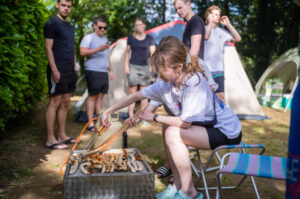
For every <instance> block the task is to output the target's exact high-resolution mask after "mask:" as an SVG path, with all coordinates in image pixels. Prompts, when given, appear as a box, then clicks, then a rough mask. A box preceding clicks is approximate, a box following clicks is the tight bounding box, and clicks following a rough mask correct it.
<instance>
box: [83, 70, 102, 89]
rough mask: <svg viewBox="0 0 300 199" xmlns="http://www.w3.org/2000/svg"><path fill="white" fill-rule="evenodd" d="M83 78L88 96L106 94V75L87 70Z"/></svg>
mask: <svg viewBox="0 0 300 199" xmlns="http://www.w3.org/2000/svg"><path fill="white" fill-rule="evenodd" d="M85 72H86V73H85V78H86V82H87V87H88V91H89V95H98V94H99V93H104V94H106V93H107V92H108V73H107V72H97V71H91V70H87V71H85Z"/></svg>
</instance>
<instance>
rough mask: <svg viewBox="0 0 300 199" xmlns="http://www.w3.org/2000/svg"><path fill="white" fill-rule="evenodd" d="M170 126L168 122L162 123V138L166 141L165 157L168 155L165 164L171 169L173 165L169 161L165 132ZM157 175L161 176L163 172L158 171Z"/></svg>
mask: <svg viewBox="0 0 300 199" xmlns="http://www.w3.org/2000/svg"><path fill="white" fill-rule="evenodd" d="M167 128H168V125H166V124H163V125H162V130H161V131H162V139H163V143H164V148H165V157H166V162H165V164H164V166H165V167H166V168H168V169H171V166H170V163H169V157H168V149H167V146H166V139H165V132H166V129H167ZM156 175H157V177H158V178H159V177H161V175H162V174H161V173H158V172H156Z"/></svg>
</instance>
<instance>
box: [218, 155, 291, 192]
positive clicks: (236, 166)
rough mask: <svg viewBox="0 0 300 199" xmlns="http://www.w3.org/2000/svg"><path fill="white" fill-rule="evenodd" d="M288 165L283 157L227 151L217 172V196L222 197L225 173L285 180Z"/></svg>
mask: <svg viewBox="0 0 300 199" xmlns="http://www.w3.org/2000/svg"><path fill="white" fill-rule="evenodd" d="M228 157H229V160H228V162H227V164H226V165H224V162H225V160H226V159H227V158H228ZM286 166H287V159H286V158H282V157H275V156H265V155H255V154H247V153H227V154H225V155H224V156H223V158H222V161H221V168H220V170H219V171H218V172H217V186H218V191H217V197H216V198H222V187H221V178H222V174H223V173H228V174H238V175H244V176H252V177H253V176H255V177H262V178H272V179H278V180H285V179H286ZM253 187H254V190H255V193H256V196H257V198H260V196H259V193H258V190H257V187H256V185H255V184H253Z"/></svg>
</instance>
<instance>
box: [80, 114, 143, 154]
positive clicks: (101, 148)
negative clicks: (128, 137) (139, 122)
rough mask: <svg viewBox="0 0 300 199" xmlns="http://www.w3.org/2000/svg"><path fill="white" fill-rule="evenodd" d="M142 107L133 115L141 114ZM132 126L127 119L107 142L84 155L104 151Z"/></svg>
mask: <svg viewBox="0 0 300 199" xmlns="http://www.w3.org/2000/svg"><path fill="white" fill-rule="evenodd" d="M141 110H142V109H139V110H138V111H137V112H136V113H135V114H134V115H133V117H135V118H137V117H138V116H139V114H140V112H141ZM129 127H130V125H129V120H128V121H126V122H125V123H124V124H123V125H122V126H121V128H120V129H118V130H117V131H116V132H114V133H113V134H112V135H111V136H110V137H109V138H107V140H105V142H103V143H102V144H101V145H100V146H98V147H96V148H94V149H92V150H89V151H87V152H84V153H83V154H82V155H83V156H87V155H90V154H93V153H97V152H100V153H103V152H104V151H105V150H106V149H107V148H108V147H109V146H110V145H111V144H112V143H113V142H114V141H116V140H117V138H118V137H119V136H120V135H121V134H122V133H123V132H124V131H126V130H127V129H128V128H129Z"/></svg>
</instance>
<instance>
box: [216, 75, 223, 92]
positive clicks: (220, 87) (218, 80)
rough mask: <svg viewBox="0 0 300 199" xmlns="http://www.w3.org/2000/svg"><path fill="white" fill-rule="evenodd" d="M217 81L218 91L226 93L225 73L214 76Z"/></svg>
mask: <svg viewBox="0 0 300 199" xmlns="http://www.w3.org/2000/svg"><path fill="white" fill-rule="evenodd" d="M213 78H214V80H215V82H216V83H217V84H218V85H219V87H218V89H217V90H216V93H224V75H216V76H213Z"/></svg>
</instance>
